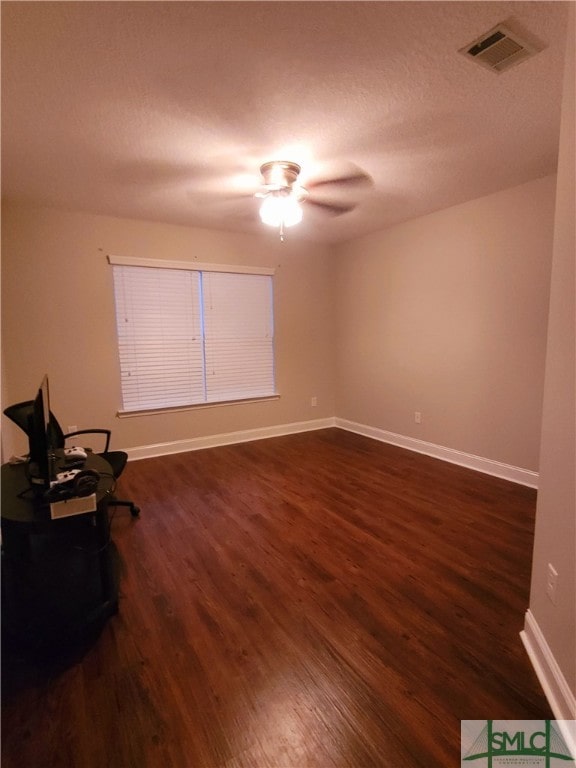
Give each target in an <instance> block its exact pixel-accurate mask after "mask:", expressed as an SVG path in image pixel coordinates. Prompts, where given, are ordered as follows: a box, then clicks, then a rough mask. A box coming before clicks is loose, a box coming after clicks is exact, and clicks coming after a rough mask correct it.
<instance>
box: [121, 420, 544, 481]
mask: <svg viewBox="0 0 576 768" xmlns="http://www.w3.org/2000/svg"><path fill="white" fill-rule="evenodd" d="M329 427H339V428H340V429H344V430H347V431H348V432H355V433H356V434H359V435H364V437H371V438H372V439H374V440H379V441H380V442H383V443H390V444H391V445H397V446H399V447H400V448H406V449H407V450H409V451H415V452H416V453H424V454H426V455H427V456H433V457H434V458H436V459H441V460H442V461H447V462H449V463H451V464H459V465H460V466H463V467H468V468H469V469H474V470H476V471H478V472H483V473H484V474H488V475H493V476H495V477H502V478H504V479H505V480H511V481H512V482H514V483H520V484H521V485H527V486H529V487H530V488H537V487H538V473H537V472H532V471H531V470H529V469H522V468H520V467H514V466H512V465H510V464H502V463H501V462H499V461H493V460H492V459H484V458H482V457H481V456H474V455H472V454H470V453H463V452H462V451H456V450H454V449H453V448H445V447H443V446H441V445H435V444H434V443H427V442H425V441H424V440H418V439H416V438H414V437H406V436H404V435H398V434H396V433H394V432H388V431H386V430H384V429H378V428H377V427H369V426H366V425H365V424H357V423H356V422H354V421H348V420H347V419H340V418H337V417H333V416H331V417H328V418H325V419H315V420H313V421H295V422H292V423H290V424H276V425H274V426H272V427H260V428H258V429H245V430H242V431H239V432H225V433H222V434H218V435H208V436H206V437H192V438H188V439H186V440H175V441H172V442H169V443H155V444H152V445H142V446H137V447H135V448H127V449H125V450H126V453H127V454H128V457H129V459H131V460H132V461H135V460H137V459H148V458H152V457H153V456H166V455H168V454H171V453H184V452H185V451H199V450H201V449H203V448H216V447H217V446H219V445H232V444H234V443H246V442H250V441H251V440H262V439H265V438H267V437H280V436H281V435H291V434H294V433H297V432H311V431H313V430H317V429H327V428H329Z"/></svg>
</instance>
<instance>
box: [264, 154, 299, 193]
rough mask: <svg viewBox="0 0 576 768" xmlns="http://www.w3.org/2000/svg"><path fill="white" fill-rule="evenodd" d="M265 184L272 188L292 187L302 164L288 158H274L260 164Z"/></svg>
mask: <svg viewBox="0 0 576 768" xmlns="http://www.w3.org/2000/svg"><path fill="white" fill-rule="evenodd" d="M260 173H261V174H262V178H263V179H264V185H265V186H266V187H269V188H270V189H291V188H292V185H293V184H294V183H295V182H296V180H297V179H298V174H299V173H300V166H299V165H298V164H297V163H291V162H290V161H288V160H272V161H270V162H268V163H264V164H263V165H261V166H260Z"/></svg>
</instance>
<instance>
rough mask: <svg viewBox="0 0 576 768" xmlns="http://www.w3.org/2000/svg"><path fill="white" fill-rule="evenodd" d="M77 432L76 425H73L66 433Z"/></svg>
mask: <svg viewBox="0 0 576 768" xmlns="http://www.w3.org/2000/svg"><path fill="white" fill-rule="evenodd" d="M77 431H78V427H77V426H76V424H73V425H72V426H71V427H68V433H70V432H77Z"/></svg>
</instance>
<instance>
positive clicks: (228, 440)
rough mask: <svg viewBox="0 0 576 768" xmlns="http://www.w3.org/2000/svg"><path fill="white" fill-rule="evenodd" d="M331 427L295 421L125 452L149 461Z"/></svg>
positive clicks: (324, 421) (321, 422) (330, 422)
mask: <svg viewBox="0 0 576 768" xmlns="http://www.w3.org/2000/svg"><path fill="white" fill-rule="evenodd" d="M333 426H335V420H334V418H328V419H315V420H314V421H296V422H293V423H291V424H276V425H274V426H272V427H260V428H259V429H245V430H242V431H240V432H225V433H222V434H219V435H208V436H207V437H192V438H189V439H187V440H175V441H173V442H170V443H156V444H154V445H142V446H138V447H136V448H127V449H125V450H126V453H127V454H128V458H129V459H130V460H132V461H135V460H137V459H149V458H152V457H153V456H167V455H168V454H171V453H184V452H185V451H199V450H202V449H203V448H216V447H217V446H219V445H233V444H234V443H248V442H250V441H252V440H263V439H265V438H267V437H280V436H282V435H292V434H294V433H297V432H312V431H314V430H316V429H326V428H328V427H333Z"/></svg>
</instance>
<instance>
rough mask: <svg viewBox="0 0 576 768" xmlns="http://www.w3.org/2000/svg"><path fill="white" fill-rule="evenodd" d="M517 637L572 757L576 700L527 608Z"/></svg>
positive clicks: (575, 742) (574, 738)
mask: <svg viewBox="0 0 576 768" xmlns="http://www.w3.org/2000/svg"><path fill="white" fill-rule="evenodd" d="M520 637H521V638H522V642H523V643H524V647H525V648H526V653H527V654H528V658H529V659H530V662H531V663H532V666H533V667H534V671H535V672H536V675H537V677H538V680H539V681H540V685H541V686H542V690H543V691H544V695H545V696H546V698H547V700H548V703H549V704H550V709H551V710H552V712H553V713H554V717H555V718H556V720H557V721H558V725H559V727H560V729H561V731H562V736H563V737H564V741H565V742H566V746H567V747H568V748H569V749H570V751H571V752H572V754H573V755H576V733H575V729H574V721H576V697H575V696H574V694H573V693H572V691H571V690H570V686H569V685H568V683H567V682H566V678H565V677H564V675H563V674H562V670H561V669H560V667H559V666H558V662H557V661H556V659H555V658H554V654H553V653H552V651H551V650H550V646H549V645H548V643H547V642H546V638H545V637H544V634H543V633H542V630H541V629H540V627H539V625H538V622H537V621H536V619H535V618H534V614H533V613H532V611H531V610H530V609H528V610H527V611H526V616H525V620H524V629H523V631H522V632H520Z"/></svg>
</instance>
